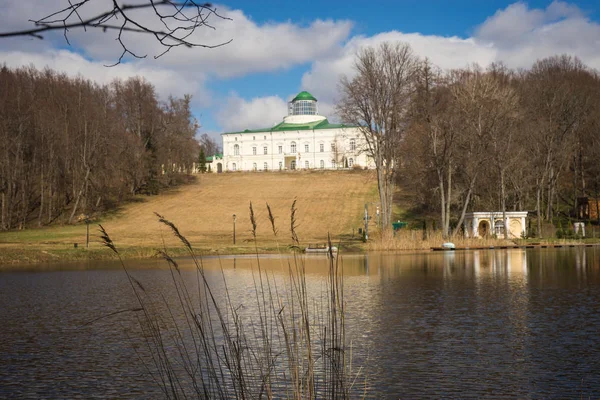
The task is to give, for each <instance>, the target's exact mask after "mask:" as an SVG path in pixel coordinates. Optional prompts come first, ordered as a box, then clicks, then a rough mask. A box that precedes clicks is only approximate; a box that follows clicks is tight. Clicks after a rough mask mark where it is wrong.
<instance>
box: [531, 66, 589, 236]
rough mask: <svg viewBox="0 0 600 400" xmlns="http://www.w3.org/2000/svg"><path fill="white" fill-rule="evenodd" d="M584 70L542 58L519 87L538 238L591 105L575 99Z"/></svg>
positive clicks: (550, 217)
mask: <svg viewBox="0 0 600 400" xmlns="http://www.w3.org/2000/svg"><path fill="white" fill-rule="evenodd" d="M585 69H586V68H585V66H584V65H583V63H582V62H581V61H580V60H578V59H577V58H572V57H569V56H555V57H550V58H546V59H543V60H539V61H537V62H536V63H535V64H534V65H533V67H532V69H531V70H530V71H528V73H527V74H526V75H525V77H524V82H523V84H522V86H521V90H523V91H524V94H523V99H524V102H523V104H524V106H525V110H526V112H527V116H528V121H529V126H528V129H527V130H528V132H529V140H528V141H527V144H528V146H529V151H530V153H531V155H532V168H533V169H534V171H535V172H534V173H535V181H536V184H535V190H536V210H537V221H538V234H539V235H542V226H541V222H542V219H543V218H544V216H545V219H546V220H551V219H552V218H553V215H554V206H553V204H554V200H555V198H556V196H557V193H558V192H557V184H558V182H559V177H560V174H561V172H563V170H564V168H565V167H566V165H567V164H568V161H569V156H570V155H571V154H572V151H573V147H574V146H573V144H574V140H573V139H574V138H575V133H576V132H577V131H578V130H579V129H581V127H582V126H583V124H582V122H583V120H584V118H585V115H586V114H587V113H588V112H589V106H590V105H591V104H592V103H593V102H592V101H589V100H588V96H581V95H578V93H581V92H582V87H579V86H578V85H577V82H579V78H580V75H581V74H582V73H585ZM544 198H545V203H546V207H545V210H543V204H544Z"/></svg>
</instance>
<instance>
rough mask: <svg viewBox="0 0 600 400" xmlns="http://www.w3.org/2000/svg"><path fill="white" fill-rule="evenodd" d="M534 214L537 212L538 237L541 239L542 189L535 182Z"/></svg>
mask: <svg viewBox="0 0 600 400" xmlns="http://www.w3.org/2000/svg"><path fill="white" fill-rule="evenodd" d="M535 197H536V204H537V207H536V212H537V228H538V237H539V238H540V239H541V238H542V237H543V236H542V210H541V208H542V202H541V200H542V199H541V197H542V187H541V183H540V182H537V190H536V196H535Z"/></svg>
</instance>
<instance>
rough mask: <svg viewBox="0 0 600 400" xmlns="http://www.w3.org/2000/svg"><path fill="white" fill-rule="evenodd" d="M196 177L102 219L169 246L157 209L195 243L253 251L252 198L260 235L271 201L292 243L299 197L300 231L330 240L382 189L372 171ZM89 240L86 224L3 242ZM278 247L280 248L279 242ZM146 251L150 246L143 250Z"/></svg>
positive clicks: (310, 238)
mask: <svg viewBox="0 0 600 400" xmlns="http://www.w3.org/2000/svg"><path fill="white" fill-rule="evenodd" d="M197 177H198V179H197V181H196V182H195V183H192V184H189V185H185V186H181V187H179V188H178V189H176V190H173V191H171V192H168V193H165V194H161V195H159V196H151V197H140V198H139V200H140V201H139V202H136V203H131V204H128V205H127V206H125V207H123V209H121V210H119V212H118V213H116V214H115V215H114V216H112V217H110V218H108V219H104V220H102V221H97V222H101V223H102V224H103V226H105V227H106V229H107V230H109V231H110V232H111V236H112V237H113V238H114V239H115V241H118V242H119V244H120V245H121V246H122V248H128V247H139V248H141V249H152V248H157V247H158V248H161V247H163V246H167V247H171V246H176V245H177V242H178V241H177V239H176V238H175V237H174V236H173V235H172V234H171V233H170V232H169V231H168V230H167V229H165V228H164V226H162V224H160V223H159V222H157V219H156V217H155V215H154V213H155V212H158V213H160V214H161V215H164V216H165V217H166V218H168V219H169V220H171V221H174V222H175V223H177V225H178V227H179V229H180V230H181V232H183V233H185V235H186V237H187V238H188V239H189V240H190V242H192V243H194V246H195V247H196V246H197V248H199V249H202V250H206V251H211V250H212V251H217V250H218V251H220V252H224V251H227V252H229V253H239V252H247V251H248V250H250V251H254V244H253V243H252V244H250V241H251V240H252V241H253V237H252V233H251V222H250V218H249V212H248V207H249V202H250V201H251V202H252V204H253V207H254V212H255V218H256V220H257V221H258V223H257V227H256V242H257V244H258V246H259V248H262V249H263V250H264V249H267V248H268V247H269V246H271V247H272V246H273V240H272V239H273V230H272V227H271V224H270V222H269V218H268V210H267V208H266V203H267V202H268V203H269V205H270V207H271V212H272V216H273V217H274V218H275V220H274V223H275V226H276V229H277V230H278V239H279V242H280V243H281V244H283V245H288V244H291V243H292V239H291V236H290V227H289V221H290V207H291V205H292V202H293V201H294V199H296V200H297V201H296V209H297V211H296V224H297V228H296V230H297V235H298V238H299V240H300V241H301V242H302V243H309V242H326V241H327V233H328V232H331V235H332V238H333V240H334V241H335V240H337V238H338V237H339V236H340V235H344V234H347V235H350V234H352V229H353V228H355V229H357V228H358V227H359V226H361V222H362V221H361V218H362V213H363V207H364V203H365V202H372V201H375V200H376V198H377V191H376V187H375V180H374V177H373V175H372V172H371V171H351V172H348V171H311V172H303V171H296V172H294V173H279V172H267V173H226V174H204V175H198V176H197ZM233 214H236V215H237V223H236V239H237V240H236V246H233V245H232V231H233V221H232V216H233ZM90 233H91V234H92V237H91V240H92V243H91V245H90V249H91V250H95V249H96V250H100V248H101V246H100V244H99V243H98V230H97V226H96V225H91V226H90ZM75 242H77V243H79V248H80V249H81V248H82V246H84V244H85V225H83V224H81V225H75V226H64V227H51V228H44V229H30V230H26V231H18V232H6V233H0V246H2V247H5V248H6V249H7V250H8V249H11V248H13V249H17V248H18V249H20V250H25V249H31V250H32V251H33V250H39V249H43V250H47V251H53V250H55V249H66V248H68V249H73V243H75ZM274 250H276V249H274ZM144 251H146V250H144Z"/></svg>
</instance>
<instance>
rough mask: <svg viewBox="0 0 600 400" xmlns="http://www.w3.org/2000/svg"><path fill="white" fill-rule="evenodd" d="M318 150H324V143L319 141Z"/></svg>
mask: <svg viewBox="0 0 600 400" xmlns="http://www.w3.org/2000/svg"><path fill="white" fill-rule="evenodd" d="M319 151H320V152H321V153H322V152H324V151H325V145H324V144H323V143H321V144H320V145H319Z"/></svg>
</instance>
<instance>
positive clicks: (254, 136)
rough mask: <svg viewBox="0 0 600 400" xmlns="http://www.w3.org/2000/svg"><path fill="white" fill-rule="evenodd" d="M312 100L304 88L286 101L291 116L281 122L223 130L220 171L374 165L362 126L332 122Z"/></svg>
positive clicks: (314, 100) (214, 169)
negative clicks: (363, 135) (361, 130)
mask: <svg viewBox="0 0 600 400" xmlns="http://www.w3.org/2000/svg"><path fill="white" fill-rule="evenodd" d="M316 103H317V100H316V99H315V98H314V97H312V95H310V94H309V93H307V92H302V93H300V94H299V95H298V96H296V98H295V99H294V100H292V102H290V108H289V113H290V115H288V116H287V117H284V119H283V122H282V123H280V124H278V125H275V126H274V127H271V128H266V129H258V130H252V131H250V130H246V131H243V132H232V133H223V134H222V138H223V159H222V160H215V161H216V162H219V161H221V162H222V163H223V165H222V171H273V170H275V171H278V170H294V169H338V168H353V167H370V168H372V167H373V166H374V164H373V162H372V160H371V159H370V158H369V157H367V155H366V152H365V151H364V150H365V146H364V139H363V137H362V133H361V132H360V130H359V129H358V128H357V127H353V126H345V125H341V124H330V123H329V121H327V119H326V117H324V116H320V115H318V114H317V108H316ZM213 163H214V162H213ZM212 170H213V171H214V172H217V170H218V168H215V166H213V168H212Z"/></svg>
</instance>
